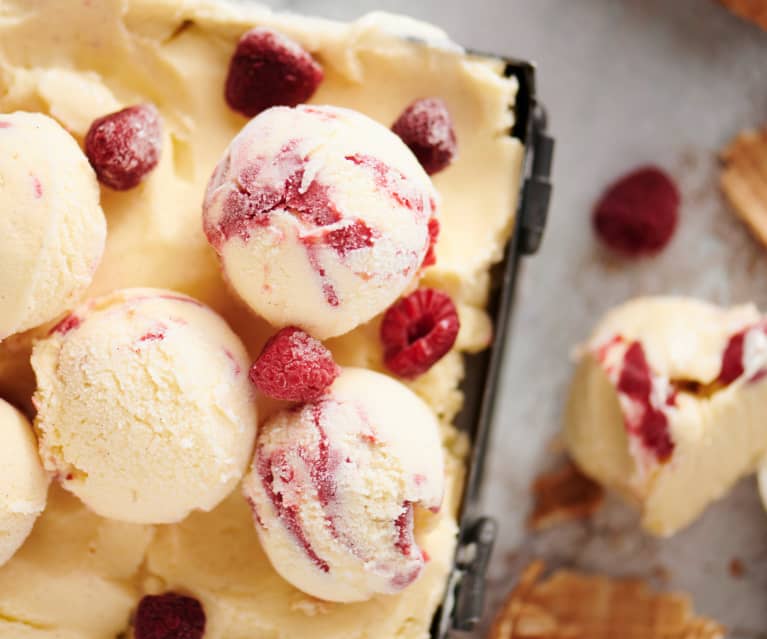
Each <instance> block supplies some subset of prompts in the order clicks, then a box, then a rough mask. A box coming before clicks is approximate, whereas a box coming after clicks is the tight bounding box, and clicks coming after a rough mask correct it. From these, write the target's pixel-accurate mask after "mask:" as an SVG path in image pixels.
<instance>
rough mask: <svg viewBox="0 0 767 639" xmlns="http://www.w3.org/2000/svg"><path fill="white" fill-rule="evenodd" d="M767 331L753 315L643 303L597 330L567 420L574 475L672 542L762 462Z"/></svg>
mask: <svg viewBox="0 0 767 639" xmlns="http://www.w3.org/2000/svg"><path fill="white" fill-rule="evenodd" d="M766 410H767V322H766V321H765V319H764V318H763V317H762V316H761V315H760V314H759V312H758V311H757V309H756V308H755V307H754V306H753V305H744V306H737V307H733V308H719V307H717V306H714V305H711V304H707V303H705V302H701V301H698V300H694V299H686V298H673V297H655V298H639V299H636V300H631V301H630V302H627V303H626V304H623V305H622V306H620V307H618V308H616V309H614V310H613V311H611V312H610V313H608V314H607V316H606V317H605V318H604V319H603V320H602V322H600V324H599V326H598V327H597V328H596V330H595V332H594V335H593V336H592V338H591V339H590V340H589V342H588V344H587V345H586V347H585V348H584V349H583V351H582V353H581V358H580V362H579V365H578V368H577V370H576V373H575V377H574V379H573V382H572V385H571V388H570V396H569V400H568V406H567V411H566V417H565V419H566V433H565V434H566V441H567V446H568V449H569V451H570V453H571V455H572V456H573V458H574V459H575V461H576V462H577V463H578V465H579V466H580V467H581V469H582V470H583V471H584V472H585V473H586V474H588V475H589V476H591V477H593V478H594V479H596V480H598V481H599V482H601V483H603V484H605V485H607V486H610V487H612V488H615V489H616V490H618V491H619V492H620V493H622V494H623V495H625V496H627V497H628V498H629V499H630V500H631V501H632V502H635V503H637V504H638V505H639V506H640V507H641V509H642V524H643V526H644V527H645V528H646V529H647V530H648V531H649V532H652V533H654V534H657V535H670V534H673V533H674V532H676V531H677V530H679V529H681V528H682V527H684V526H686V525H687V524H689V523H690V522H691V521H692V520H693V519H694V518H695V517H697V516H698V515H699V514H700V513H701V512H702V511H703V509H704V508H705V507H706V506H707V505H708V504H709V503H711V502H712V501H714V500H715V499H718V498H719V497H721V496H723V495H724V494H725V493H726V492H727V491H728V490H729V489H730V488H731V487H732V485H733V484H734V483H735V482H736V481H737V480H738V479H739V478H741V477H744V476H746V475H749V474H751V473H753V472H755V471H756V470H757V468H758V466H759V464H760V462H761V460H763V459H767V427H766V426H765V422H764V417H763V416H764V413H765V411H766Z"/></svg>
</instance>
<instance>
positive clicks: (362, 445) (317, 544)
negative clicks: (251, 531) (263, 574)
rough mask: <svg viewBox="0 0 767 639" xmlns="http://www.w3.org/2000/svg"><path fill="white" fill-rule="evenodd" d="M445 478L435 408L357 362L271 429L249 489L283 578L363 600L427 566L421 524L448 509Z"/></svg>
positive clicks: (263, 433)
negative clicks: (320, 395)
mask: <svg viewBox="0 0 767 639" xmlns="http://www.w3.org/2000/svg"><path fill="white" fill-rule="evenodd" d="M444 473H445V471H444V463H443V458H442V447H441V445H440V439H439V431H438V425H437V421H436V419H435V417H434V415H433V413H432V412H431V410H430V409H429V408H428V406H426V404H424V403H423V401H421V400H420V399H419V398H418V397H417V396H416V395H415V394H413V393H412V392H411V391H410V390H409V389H407V388H406V387H405V386H403V385H402V384H400V383H399V382H397V381H395V380H393V379H391V378H390V377H387V376H385V375H381V374H380V373H374V372H372V371H369V370H365V369H356V368H348V369H345V370H344V372H343V373H342V374H341V376H340V377H339V378H338V379H337V380H336V382H335V383H334V384H333V386H332V387H331V389H330V391H329V393H328V394H327V395H326V396H324V397H323V398H322V399H320V400H318V401H316V402H314V403H309V404H304V405H302V406H299V407H296V408H293V409H288V410H284V411H282V412H280V413H278V414H277V415H275V416H274V417H272V418H271V419H269V420H268V421H267V422H266V423H265V424H264V425H263V426H262V427H261V429H260V431H259V435H258V441H257V444H256V454H255V457H254V459H253V465H252V467H251V470H250V472H249V474H248V475H247V476H246V478H245V480H244V482H243V490H244V493H245V496H246V498H247V500H248V502H249V503H250V505H251V508H252V509H253V518H254V521H255V526H256V530H257V531H258V535H259V538H260V540H261V544H262V546H263V548H264V550H265V551H266V554H267V555H268V557H269V559H270V561H271V562H272V565H273V566H274V568H275V570H277V572H279V573H280V574H281V575H282V576H283V578H285V579H286V580H287V581H289V582H290V583H291V584H293V585H294V586H295V587H296V588H299V589H301V590H303V591H304V592H306V593H309V594H310V595H313V596H315V597H318V598H320V599H326V600H330V601H340V602H351V601H364V600H366V599H369V598H370V597H372V596H374V595H376V594H392V593H396V592H399V591H400V590H402V589H403V588H406V587H407V586H408V585H410V584H411V583H413V581H415V579H416V578H417V577H418V576H419V574H420V573H421V570H422V569H423V566H424V564H425V562H426V561H427V559H426V554H425V552H424V551H423V550H422V549H421V548H420V547H419V545H418V536H419V532H420V531H419V528H420V527H422V526H423V525H424V523H428V520H430V519H431V518H432V517H431V515H430V514H429V513H428V511H432V512H437V511H438V510H439V508H440V505H441V503H442V496H443V492H444V481H445V480H444ZM424 509H425V510H426V511H427V512H426V513H425V514H423V515H421V514H420V513H419V514H418V516H416V513H417V511H420V510H424ZM416 519H418V521H419V524H418V525H416V523H415V521H416ZM423 520H426V522H424V521H423Z"/></svg>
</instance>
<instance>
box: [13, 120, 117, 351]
mask: <svg viewBox="0 0 767 639" xmlns="http://www.w3.org/2000/svg"><path fill="white" fill-rule="evenodd" d="M0 149H2V153H0V211H2V214H1V215H0V272H2V277H1V278H0V340H1V339H4V338H5V337H8V336H9V335H12V334H13V333H18V332H21V331H24V330H27V329H29V328H32V327H33V326H37V325H39V324H42V323H44V322H47V321H49V320H52V319H55V318H56V317H57V316H58V315H61V313H63V312H64V311H66V310H67V308H69V306H71V304H72V303H74V302H75V301H76V298H77V296H78V295H79V294H80V293H81V292H82V291H83V290H84V289H85V288H86V287H87V286H88V285H89V284H90V283H91V280H92V279H93V273H94V271H95V270H96V267H97V266H98V263H99V261H100V260H101V255H102V252H103V250H104V241H105V238H106V221H105V220H104V213H103V212H102V210H101V206H100V204H99V198H100V195H99V186H98V182H97V181H96V175H95V174H94V172H93V169H92V168H91V167H90V165H89V164H88V160H87V159H86V157H85V155H84V154H83V152H82V151H81V150H80V147H79V146H78V145H77V142H75V140H74V138H72V136H71V135H69V133H67V132H66V131H65V130H64V129H63V128H62V127H61V126H60V125H59V124H58V123H57V122H56V121H55V120H53V119H51V118H49V117H48V116H46V115H42V114H40V113H24V112H17V113H10V114H0Z"/></svg>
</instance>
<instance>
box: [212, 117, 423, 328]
mask: <svg viewBox="0 0 767 639" xmlns="http://www.w3.org/2000/svg"><path fill="white" fill-rule="evenodd" d="M436 197H437V196H436V192H435V190H434V188H433V186H432V184H431V181H430V180H429V177H428V176H427V175H426V173H425V172H424V170H423V169H422V168H421V166H420V164H419V163H418V160H417V159H416V158H415V156H413V154H412V153H411V152H410V150H409V149H408V148H407V147H406V146H405V145H404V143H403V142H402V141H401V140H400V139H399V138H398V137H397V136H396V135H395V134H393V133H392V132H391V131H389V130H388V129H387V128H385V127H384V126H382V125H380V124H378V123H376V122H374V121H373V120H371V119H369V118H367V117H366V116H364V115H362V114H360V113H357V112H355V111H351V110H348V109H342V108H337V107H327V106H299V107H296V108H288V107H275V108H272V109H268V110H267V111H264V112H263V113H262V114H260V115H259V116H258V117H256V118H254V119H253V120H252V121H251V122H250V123H249V124H248V125H247V126H246V127H245V128H244V129H243V130H242V132H241V133H240V134H239V135H238V136H237V137H236V138H235V139H234V140H233V141H232V143H231V145H230V146H229V149H228V150H227V153H226V155H225V156H224V158H223V160H222V161H221V162H220V164H219V165H218V167H217V168H216V171H215V172H214V174H213V177H212V178H211V181H210V184H209V185H208V190H207V193H206V196H205V203H204V213H203V226H204V230H205V234H206V236H207V238H208V241H209V242H210V243H211V245H212V246H213V247H214V248H215V250H216V252H217V253H218V254H219V257H220V259H221V264H222V267H223V270H224V273H225V274H226V276H227V278H228V280H229V281H230V283H231V284H232V286H233V287H234V289H235V290H236V291H237V293H238V294H239V295H240V296H241V297H242V298H243V300H244V301H245V302H246V303H247V304H248V305H249V306H250V307H251V308H252V309H253V310H255V311H256V312H257V313H259V314H260V315H262V316H263V317H264V318H265V319H267V320H268V321H269V322H270V323H272V324H274V325H277V326H286V325H296V326H299V327H301V328H303V329H305V330H306V331H307V332H309V333H311V334H312V335H314V336H315V337H318V338H320V339H324V338H327V337H332V336H334V335H340V334H342V333H346V332H348V331H350V330H352V329H353V328H355V327H356V326H357V325H359V324H361V323H363V322H365V321H367V320H369V319H371V318H372V317H373V316H375V315H377V314H378V313H380V312H381V311H383V310H384V309H385V308H387V307H388V306H389V305H390V304H391V303H392V302H393V301H394V300H395V299H396V298H397V297H398V296H399V295H400V294H401V293H402V292H403V291H404V290H405V288H406V287H407V286H408V284H409V283H410V282H411V281H412V280H413V278H414V277H415V276H416V275H417V274H418V272H419V270H420V268H421V266H422V264H423V262H424V259H425V258H426V256H427V253H428V252H429V249H430V247H431V244H432V243H433V241H434V240H435V239H436V238H435V235H436V229H437V225H436V224H435V221H436V220H435V216H436ZM430 224H431V232H430Z"/></svg>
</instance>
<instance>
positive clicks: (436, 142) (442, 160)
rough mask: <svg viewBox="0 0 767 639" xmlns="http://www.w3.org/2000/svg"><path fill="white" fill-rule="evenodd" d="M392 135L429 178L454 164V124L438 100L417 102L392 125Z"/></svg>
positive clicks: (445, 107)
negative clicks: (408, 148) (404, 145)
mask: <svg viewBox="0 0 767 639" xmlns="http://www.w3.org/2000/svg"><path fill="white" fill-rule="evenodd" d="M392 131H394V132H395V133H396V134H397V135H398V136H400V138H402V141H403V142H404V143H405V144H407V145H408V146H409V147H410V150H411V151H412V152H413V154H414V155H415V156H416V157H417V158H418V161H419V162H420V163H421V166H423V168H424V170H425V171H426V172H427V173H428V174H429V175H432V174H434V173H437V172H439V171H441V170H442V169H444V168H445V167H447V165H448V164H450V162H452V161H453V157H455V151H456V140H455V131H454V130H453V120H452V119H451V118H450V113H448V110H447V105H446V104H445V103H444V102H443V101H442V100H440V99H439V98H423V99H422V100H416V101H415V102H413V103H412V104H411V105H410V106H409V107H408V108H407V109H405V110H404V111H403V112H402V113H401V114H400V116H399V117H398V118H397V121H396V122H395V123H394V124H393V125H392Z"/></svg>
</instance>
